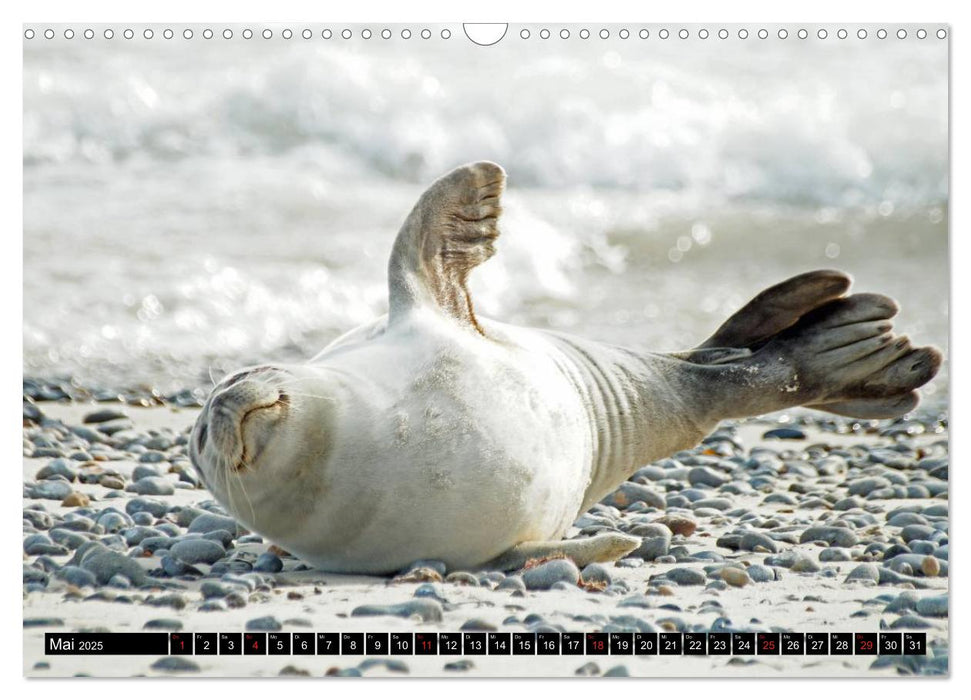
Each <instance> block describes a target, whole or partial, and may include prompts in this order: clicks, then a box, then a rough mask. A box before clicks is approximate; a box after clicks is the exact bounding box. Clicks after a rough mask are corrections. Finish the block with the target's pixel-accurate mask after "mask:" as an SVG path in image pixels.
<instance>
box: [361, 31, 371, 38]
mask: <svg viewBox="0 0 971 700" xmlns="http://www.w3.org/2000/svg"><path fill="white" fill-rule="evenodd" d="M361 38H362V39H370V38H371V30H370V29H362V30H361Z"/></svg>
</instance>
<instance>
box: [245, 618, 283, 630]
mask: <svg viewBox="0 0 971 700" xmlns="http://www.w3.org/2000/svg"><path fill="white" fill-rule="evenodd" d="M246 629H247V630H249V631H250V632H279V631H280V630H282V629H283V625H282V624H280V621H279V620H277V619H276V618H275V617H273V616H272V615H266V616H264V617H257V618H253V619H252V620H247V621H246Z"/></svg>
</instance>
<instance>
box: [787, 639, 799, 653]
mask: <svg viewBox="0 0 971 700" xmlns="http://www.w3.org/2000/svg"><path fill="white" fill-rule="evenodd" d="M798 648H799V642H797V641H796V640H795V639H790V640H788V641H787V642H786V649H788V650H789V651H792V650H793V649H798Z"/></svg>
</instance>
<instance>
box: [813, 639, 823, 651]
mask: <svg viewBox="0 0 971 700" xmlns="http://www.w3.org/2000/svg"><path fill="white" fill-rule="evenodd" d="M812 645H813V649H822V648H823V641H822V640H821V639H816V640H813V642H812Z"/></svg>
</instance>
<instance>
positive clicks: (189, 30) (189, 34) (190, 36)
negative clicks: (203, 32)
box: [182, 29, 192, 39]
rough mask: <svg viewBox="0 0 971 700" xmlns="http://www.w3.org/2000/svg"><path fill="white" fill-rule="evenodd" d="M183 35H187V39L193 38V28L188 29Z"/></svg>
mask: <svg viewBox="0 0 971 700" xmlns="http://www.w3.org/2000/svg"><path fill="white" fill-rule="evenodd" d="M182 36H183V37H185V38H186V39H191V38H192V30H191V29H186V30H185V31H184V32H182Z"/></svg>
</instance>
